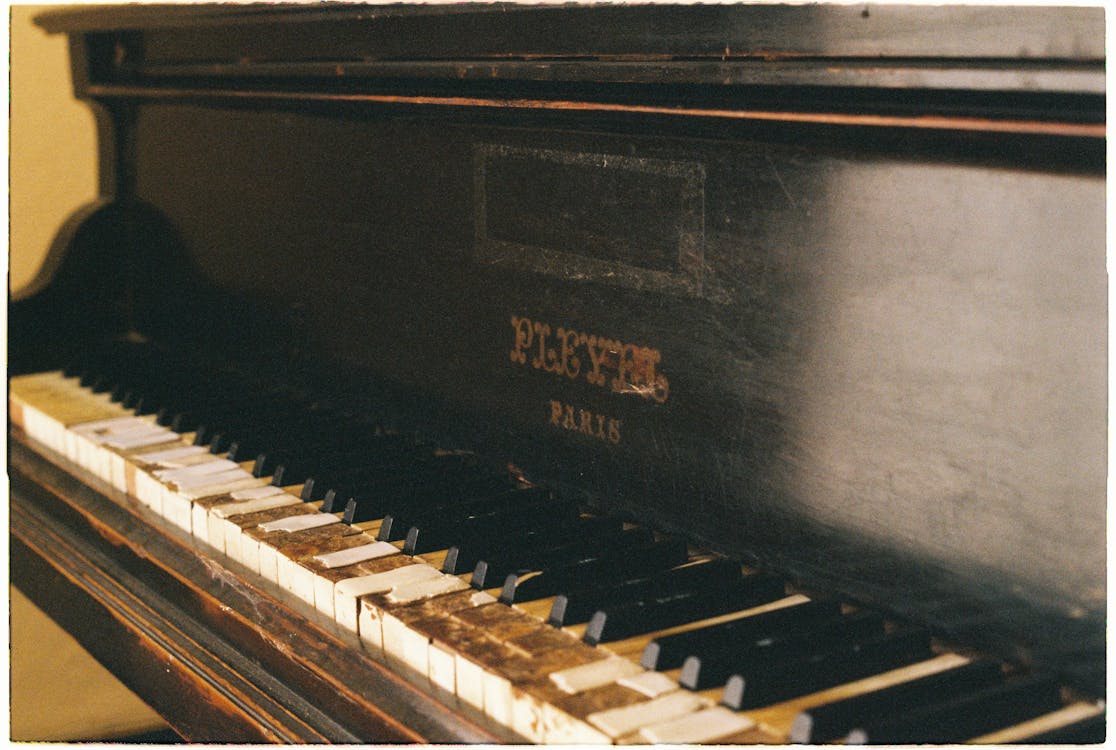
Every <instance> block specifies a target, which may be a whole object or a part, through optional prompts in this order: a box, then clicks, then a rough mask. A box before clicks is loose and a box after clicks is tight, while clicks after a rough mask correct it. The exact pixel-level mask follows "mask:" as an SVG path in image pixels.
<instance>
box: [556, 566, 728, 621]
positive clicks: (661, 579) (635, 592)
mask: <svg viewBox="0 0 1116 750" xmlns="http://www.w3.org/2000/svg"><path fill="white" fill-rule="evenodd" d="M740 577H741V572H740V564H739V563H737V562H734V561H732V560H725V559H721V558H717V559H713V560H703V561H699V562H693V563H689V564H687V565H682V566H679V567H677V568H672V569H671V570H667V571H664V572H661V573H657V574H655V575H652V576H646V575H644V576H639V577H637V578H635V579H632V580H628V581H624V582H622V583H619V584H615V585H605V586H596V585H593V582H591V581H585V582H582V583H583V585H584V588H581V589H578V590H572V591H570V592H568V593H564V594H559V595H558V596H557V597H555V599H554V604H553V606H551V608H550V616H549V617H548V618H547V622H548V623H549V624H551V625H553V626H554V627H563V626H565V625H573V624H576V623H580V622H586V621H587V620H588V619H589V618H590V617H592V616H593V613H594V612H596V611H597V610H598V609H601V608H602V607H606V606H609V605H613V604H620V603H623V602H629V601H634V600H636V599H638V598H640V597H644V596H653V595H656V594H668V593H671V592H675V591H684V590H687V589H692V588H698V587H700V586H719V585H720V586H723V585H725V584H727V583H729V582H730V581H734V580H736V579H738V578H740Z"/></svg>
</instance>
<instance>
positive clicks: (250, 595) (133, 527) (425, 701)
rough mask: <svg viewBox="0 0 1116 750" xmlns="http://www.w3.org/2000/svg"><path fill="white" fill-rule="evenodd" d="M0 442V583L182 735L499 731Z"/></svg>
mask: <svg viewBox="0 0 1116 750" xmlns="http://www.w3.org/2000/svg"><path fill="white" fill-rule="evenodd" d="M13 438H14V440H13V442H12V479H13V509H12V518H13V520H12V541H13V569H12V577H13V580H14V581H15V582H16V583H17V585H18V586H19V587H20V588H21V590H23V591H25V593H27V594H28V596H30V597H31V598H32V599H33V600H34V601H36V602H37V603H39V604H40V605H41V606H42V607H43V609H44V610H46V611H47V612H48V613H49V614H51V616H52V617H54V618H56V619H57V620H58V621H59V622H60V623H61V624H62V625H63V627H65V628H66V629H67V630H68V631H70V632H71V633H73V634H74V635H75V637H76V638H78V640H79V641H80V642H81V643H82V644H83V645H85V646H86V648H88V649H89V650H90V651H91V653H93V655H94V656H95V657H97V658H98V660H100V661H101V662H102V663H103V664H105V666H106V667H108V668H109V669H110V670H111V671H113V672H114V674H116V675H117V676H118V677H120V678H121V679H122V681H123V682H124V683H125V684H127V685H129V686H130V687H132V688H133V689H134V690H137V691H139V692H140V693H141V694H142V695H143V696H144V699H145V700H147V701H148V702H149V703H150V704H151V705H152V706H153V707H154V708H155V709H156V710H157V711H159V713H160V714H161V715H163V716H164V717H165V718H166V719H167V721H168V722H169V723H170V724H171V726H172V727H174V729H175V730H176V731H177V732H179V733H180V734H181V735H182V736H183V737H185V738H186V739H188V740H191V741H199V742H204V741H221V742H230V741H236V742H299V743H303V742H473V743H476V742H481V743H484V742H498V741H508V740H510V739H513V736H512V735H510V734H509V733H508V732H507V731H506V730H503V729H501V728H499V727H496V726H494V725H488V726H482V725H480V724H477V723H476V722H474V721H471V720H469V719H466V718H464V717H462V716H460V715H458V714H457V713H456V712H454V711H451V710H450V709H448V708H447V707H445V706H443V705H441V704H439V703H437V702H436V701H434V700H433V699H432V698H430V697H428V696H425V695H423V694H421V693H420V692H419V691H417V690H416V689H414V688H413V687H411V686H410V685H408V684H407V683H405V682H404V681H403V680H402V679H401V678H400V677H399V676H397V675H395V674H393V673H391V672H390V671H388V670H387V669H385V668H384V666H383V665H381V664H379V663H377V662H375V661H373V660H372V659H370V658H369V657H368V656H367V655H365V654H364V652H363V651H362V650H361V649H360V647H359V645H357V643H356V639H355V637H349V636H347V635H345V634H342V633H340V632H339V631H336V630H333V629H323V627H322V626H321V625H320V624H319V623H316V622H311V621H310V620H308V619H307V618H306V617H304V616H303V615H302V614H301V612H303V611H305V610H306V608H305V606H304V605H302V604H301V603H296V602H295V601H294V600H293V598H291V597H289V596H287V595H285V594H284V593H280V592H279V590H278V589H277V588H275V587H271V586H267V585H266V584H265V585H264V587H261V585H260V582H259V579H258V577H254V576H243V577H242V576H241V574H240V573H238V572H237V570H236V566H235V564H227V565H226V564H225V563H221V562H218V561H216V560H214V559H212V558H211V557H209V556H208V555H206V554H205V551H204V550H203V549H198V548H195V547H194V545H193V544H192V543H191V542H190V541H189V540H188V539H187V538H186V537H184V536H180V535H178V534H177V533H176V532H170V531H167V530H166V528H165V527H160V526H159V525H157V524H149V523H148V522H147V520H146V516H147V511H146V509H143V508H141V507H140V506H138V505H137V504H136V503H134V502H132V501H129V500H128V499H126V498H123V496H121V495H120V494H119V493H117V492H115V491H114V490H112V489H110V488H108V487H107V486H105V485H103V484H101V483H100V482H99V480H97V479H96V478H94V477H92V476H89V475H88V474H86V473H84V472H82V471H81V470H80V469H77V468H76V467H72V466H70V467H69V468H68V469H67V471H72V472H74V473H75V474H76V475H79V476H80V477H81V478H80V480H79V479H78V478H76V477H75V476H71V475H69V474H67V473H65V472H63V471H62V470H61V469H60V468H59V467H58V466H56V465H54V464H52V463H50V462H49V461H48V460H46V459H44V458H43V457H42V456H41V455H37V454H36V453H34V452H32V451H31V450H30V449H29V448H28V447H27V445H25V444H24V443H23V442H22V440H23V438H22V436H21V434H19V433H18V431H16V432H14V434H13ZM59 460H61V459H59ZM101 493H104V494H101ZM105 495H111V496H113V497H114V498H115V499H114V500H110V499H109V498H108V497H106V496H105ZM78 605H80V606H78Z"/></svg>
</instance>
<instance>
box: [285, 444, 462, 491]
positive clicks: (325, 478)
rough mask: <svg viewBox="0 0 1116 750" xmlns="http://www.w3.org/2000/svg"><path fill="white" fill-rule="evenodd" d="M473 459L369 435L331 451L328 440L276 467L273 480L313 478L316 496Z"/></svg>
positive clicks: (369, 486)
mask: <svg viewBox="0 0 1116 750" xmlns="http://www.w3.org/2000/svg"><path fill="white" fill-rule="evenodd" d="M473 463H474V462H473V459H472V458H471V457H467V456H458V455H453V456H444V455H436V454H435V452H434V451H433V449H431V448H430V446H428V445H425V444H417V443H406V442H402V441H398V442H388V443H382V442H379V441H376V440H374V439H372V438H369V439H368V440H367V441H358V442H357V443H356V444H354V445H347V444H346V445H344V446H343V447H342V448H340V449H337V448H334V449H333V450H332V451H331V450H330V449H329V444H328V443H326V444H324V447H321V448H315V450H313V451H311V452H303V453H300V454H299V455H298V456H297V457H295V458H292V459H291V460H285V461H283V462H282V463H280V465H279V466H278V467H276V469H275V473H274V475H273V476H274V481H273V482H272V484H280V483H281V484H300V483H301V484H304V483H306V482H308V481H309V480H310V479H314V480H315V482H316V483H318V485H317V489H315V490H314V494H315V495H317V498H315V499H320V498H323V497H324V493H325V492H329V491H330V490H332V489H336V490H337V491H338V492H348V493H350V494H353V493H357V492H361V491H363V490H365V489H369V490H371V489H372V487H373V486H374V485H375V483H376V482H377V481H379V480H380V479H381V478H387V477H392V476H395V475H397V474H400V473H414V472H418V471H420V470H422V467H424V466H429V467H431V468H429V469H426V471H428V472H430V473H437V472H443V473H444V472H445V471H448V470H449V469H450V468H452V467H455V466H460V467H467V466H470V465H472V464H473Z"/></svg>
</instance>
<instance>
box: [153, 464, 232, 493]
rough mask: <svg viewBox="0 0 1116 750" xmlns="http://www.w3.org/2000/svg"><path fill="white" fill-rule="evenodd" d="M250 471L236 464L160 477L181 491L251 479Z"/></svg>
mask: <svg viewBox="0 0 1116 750" xmlns="http://www.w3.org/2000/svg"><path fill="white" fill-rule="evenodd" d="M253 478H254V477H253V476H252V474H251V472H247V471H245V470H244V469H242V468H240V467H239V466H236V467H234V468H232V469H221V470H219V471H215V472H212V473H204V472H203V473H201V474H190V475H186V476H178V477H175V478H174V479H166V478H165V477H160V479H162V481H163V483H165V484H167V485H168V486H170V487H174V488H176V489H178V490H179V491H181V492H186V491H191V490H195V489H199V488H203V487H209V486H212V485H216V484H228V483H230V482H237V481H240V480H242V479H253Z"/></svg>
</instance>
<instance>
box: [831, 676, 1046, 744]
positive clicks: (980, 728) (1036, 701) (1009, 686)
mask: <svg viewBox="0 0 1116 750" xmlns="http://www.w3.org/2000/svg"><path fill="white" fill-rule="evenodd" d="M1060 705H1061V694H1060V691H1059V689H1058V683H1057V682H1055V681H1054V679H1053V678H1051V677H1049V676H1046V675H1041V676H1032V677H1025V678H1022V679H1018V680H1012V681H1010V682H1005V683H1003V684H1000V685H992V686H990V687H985V688H982V689H980V690H977V691H975V692H972V693H967V694H965V695H960V696H953V697H950V698H946V699H944V700H942V701H939V702H936V703H934V704H931V705H923V706H919V707H918V708H914V709H912V710H910V711H905V712H903V713H901V714H899V715H890V716H885V717H880V718H877V719H875V720H874V721H871V722H868V723H866V724H864V725H862V726H859V727H857V728H855V729H853V730H852V731H850V732H849V734H848V742H849V743H850V744H854V745H864V744H868V743H872V744H880V743H886V744H889V745H890V744H914V743H916V742H919V743H933V744H942V743H955V742H962V741H964V740H967V739H970V738H972V737H975V736H977V735H980V734H984V733H986V732H989V731H991V730H993V729H998V728H1000V727H1004V726H1008V725H1010V724H1016V723H1019V722H1021V721H1024V720H1026V719H1029V718H1031V717H1033V716H1038V715H1039V714H1043V713H1047V712H1049V711H1053V710H1054V709H1056V708H1058V707H1059V706H1060Z"/></svg>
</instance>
